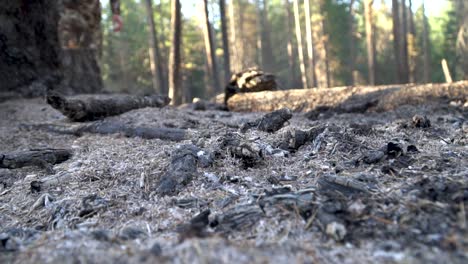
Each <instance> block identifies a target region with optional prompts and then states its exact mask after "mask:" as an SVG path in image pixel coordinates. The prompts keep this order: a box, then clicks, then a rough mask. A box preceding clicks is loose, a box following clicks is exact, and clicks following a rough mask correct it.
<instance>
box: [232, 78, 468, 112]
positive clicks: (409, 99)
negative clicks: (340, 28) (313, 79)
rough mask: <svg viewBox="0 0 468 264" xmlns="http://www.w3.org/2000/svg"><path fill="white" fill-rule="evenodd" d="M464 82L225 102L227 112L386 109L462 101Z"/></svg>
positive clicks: (247, 96) (259, 95)
mask: <svg viewBox="0 0 468 264" xmlns="http://www.w3.org/2000/svg"><path fill="white" fill-rule="evenodd" d="M467 98H468V81H462V82H457V83H451V84H425V85H388V86H365V87H337V88H328V89H295V90H285V91H263V92H255V93H238V94H235V95H233V96H232V97H231V98H230V99H229V100H228V102H227V105H228V108H229V110H230V111H237V112H252V111H262V112H270V111H275V110H278V109H281V108H289V109H291V110H292V111H294V112H308V111H315V110H317V111H318V110H323V109H326V110H333V111H337V112H366V111H368V110H375V111H388V110H392V109H395V108H397V107H399V106H401V105H406V104H411V105H418V104H424V103H427V102H428V101H437V100H446V101H448V100H466V99H467Z"/></svg>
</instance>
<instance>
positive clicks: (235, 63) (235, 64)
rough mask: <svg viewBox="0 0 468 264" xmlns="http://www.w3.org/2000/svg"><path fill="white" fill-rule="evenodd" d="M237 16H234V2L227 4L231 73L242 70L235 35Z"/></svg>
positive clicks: (232, 0)
mask: <svg viewBox="0 0 468 264" xmlns="http://www.w3.org/2000/svg"><path fill="white" fill-rule="evenodd" d="M237 24H238V23H237V16H236V5H235V1H234V0H231V1H230V3H229V29H230V33H231V48H232V53H231V54H230V55H231V56H232V60H231V61H232V69H231V70H232V71H233V72H239V71H241V70H242V60H241V57H240V54H239V49H238V48H237V45H238V41H239V40H238V36H237V35H238V34H237Z"/></svg>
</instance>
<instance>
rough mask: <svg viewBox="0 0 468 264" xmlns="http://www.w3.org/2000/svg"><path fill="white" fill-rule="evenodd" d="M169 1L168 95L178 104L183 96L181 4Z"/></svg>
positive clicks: (177, 0) (176, 0) (177, 1)
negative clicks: (170, 35) (169, 49)
mask: <svg viewBox="0 0 468 264" xmlns="http://www.w3.org/2000/svg"><path fill="white" fill-rule="evenodd" d="M171 1H172V2H171V32H172V39H171V42H172V45H171V51H170V54H169V97H170V98H171V99H172V102H171V103H172V104H174V105H179V104H181V103H182V98H183V91H182V88H183V87H182V82H181V80H182V76H181V70H180V48H181V45H182V43H181V42H182V39H181V35H182V24H181V11H180V8H181V6H180V2H179V0H171Z"/></svg>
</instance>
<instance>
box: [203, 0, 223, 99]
mask: <svg viewBox="0 0 468 264" xmlns="http://www.w3.org/2000/svg"><path fill="white" fill-rule="evenodd" d="M202 3H203V31H204V39H205V52H206V62H207V66H208V70H209V76H210V79H211V80H212V86H211V85H209V86H208V87H210V89H209V90H208V93H207V95H208V97H211V96H213V95H215V94H216V93H217V92H219V91H220V87H221V86H220V85H219V79H218V66H217V64H216V54H215V48H214V42H213V34H212V32H211V25H210V20H209V14H208V0H203V1H202Z"/></svg>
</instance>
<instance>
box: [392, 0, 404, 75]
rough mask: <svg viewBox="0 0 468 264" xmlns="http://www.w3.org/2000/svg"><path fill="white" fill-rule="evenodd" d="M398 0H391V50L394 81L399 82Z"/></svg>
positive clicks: (400, 73)
mask: <svg viewBox="0 0 468 264" xmlns="http://www.w3.org/2000/svg"><path fill="white" fill-rule="evenodd" d="M398 6H399V5H398V0H392V16H393V51H394V57H395V69H396V83H401V82H402V78H403V73H402V68H401V64H402V63H401V53H400V50H401V48H400V39H401V38H400V12H399V7H398Z"/></svg>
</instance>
